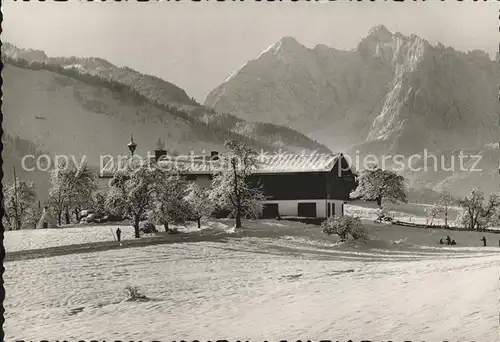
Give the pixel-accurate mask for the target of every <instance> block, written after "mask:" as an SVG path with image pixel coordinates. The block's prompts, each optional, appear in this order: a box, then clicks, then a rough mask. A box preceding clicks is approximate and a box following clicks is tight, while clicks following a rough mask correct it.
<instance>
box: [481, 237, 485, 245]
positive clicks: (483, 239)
mask: <svg viewBox="0 0 500 342" xmlns="http://www.w3.org/2000/svg"><path fill="white" fill-rule="evenodd" d="M481 241H483V246H486V237H485V236H483V238H482V239H481Z"/></svg>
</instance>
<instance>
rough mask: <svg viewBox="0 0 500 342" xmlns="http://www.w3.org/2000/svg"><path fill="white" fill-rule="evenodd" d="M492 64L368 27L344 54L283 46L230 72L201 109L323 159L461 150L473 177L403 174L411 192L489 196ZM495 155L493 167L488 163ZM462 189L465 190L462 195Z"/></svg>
mask: <svg viewBox="0 0 500 342" xmlns="http://www.w3.org/2000/svg"><path fill="white" fill-rule="evenodd" d="M499 82H500V67H499V66H498V63H496V62H495V61H492V60H491V58H490V57H489V56H488V54H486V53H485V52H483V51H478V50H475V51H470V52H468V53H464V52H460V51H456V50H454V49H453V48H451V47H445V46H443V45H442V44H437V45H435V46H434V45H431V44H430V43H429V42H427V41H426V40H424V39H422V38H420V37H418V36H415V35H411V36H405V35H403V34H401V33H392V32H390V31H389V30H388V29H387V28H386V27H384V26H382V25H380V26H377V27H374V28H373V29H372V30H371V31H370V32H369V33H368V35H367V36H366V37H364V38H363V39H362V40H361V41H360V42H359V44H358V46H357V48H356V49H353V50H351V51H340V50H337V49H335V48H331V47H327V46H325V45H317V46H315V47H314V48H307V47H305V46H303V45H302V44H300V43H299V42H298V41H297V40H296V39H294V38H292V37H285V38H282V39H281V40H279V41H278V42H276V43H275V44H273V45H272V46H270V47H269V48H268V49H266V50H264V51H263V52H262V53H261V54H260V55H259V56H257V57H256V58H254V59H252V60H249V61H248V62H247V63H246V64H245V65H243V66H242V67H241V68H240V69H239V70H237V71H235V72H233V73H232V74H231V75H230V76H229V77H228V78H227V79H226V80H225V82H224V83H222V84H221V85H219V86H218V87H216V88H215V89H214V90H213V91H211V92H210V93H209V95H208V96H207V99H206V101H205V105H207V106H208V107H211V108H214V109H215V110H218V111H227V112H231V113H232V114H234V115H236V116H238V117H240V118H242V119H246V120H259V121H263V122H271V123H274V124H278V125H283V126H287V127H290V128H293V129H295V130H298V131H300V132H302V133H304V134H306V135H307V136H309V137H311V138H313V139H315V140H317V141H319V142H321V143H324V144H325V145H327V147H329V148H330V149H331V150H332V151H336V152H342V151H343V152H346V153H347V154H350V155H352V156H354V155H356V154H359V155H360V156H361V157H362V156H364V155H367V154H375V155H377V156H380V155H395V154H403V155H404V156H406V157H409V156H411V155H413V154H420V155H422V154H423V152H424V150H425V149H427V150H428V151H431V152H435V153H437V154H438V155H439V156H441V155H442V156H443V157H444V158H445V160H446V161H447V163H448V164H449V159H450V158H451V155H453V153H454V151H455V152H456V151H457V150H458V149H467V150H468V151H474V152H475V154H481V155H485V156H488V158H483V161H482V166H483V169H484V170H485V171H484V172H483V173H482V174H480V173H477V172H476V173H470V172H465V173H464V172H433V171H430V172H410V171H408V173H407V175H408V177H409V178H410V179H411V183H412V184H413V185H421V186H424V187H427V188H431V189H435V190H439V191H442V190H450V191H452V192H454V193H455V194H456V195H460V196H461V195H463V194H464V193H465V192H468V191H469V190H470V187H471V186H479V187H481V188H484V189H485V190H491V189H493V190H495V189H498V184H499V179H498V171H497V168H498V152H497V151H498V150H497V149H495V148H496V147H494V148H493V150H492V148H491V146H492V145H491V144H494V143H495V142H497V141H498V129H499V128H498V113H499V111H500V107H499V103H498V99H497V89H498V84H500V83H499ZM492 154H493V155H496V156H497V157H496V158H493V159H492V158H491V157H492ZM466 185H467V186H466Z"/></svg>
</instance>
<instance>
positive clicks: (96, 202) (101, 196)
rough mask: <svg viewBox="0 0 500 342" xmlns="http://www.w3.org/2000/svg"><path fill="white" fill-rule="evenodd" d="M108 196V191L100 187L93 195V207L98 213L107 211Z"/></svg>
mask: <svg viewBox="0 0 500 342" xmlns="http://www.w3.org/2000/svg"><path fill="white" fill-rule="evenodd" d="M107 196H108V193H107V191H105V190H104V189H100V190H98V191H96V192H95V193H94V195H93V196H92V209H93V210H94V211H95V212H96V213H98V214H104V213H105V212H106V197H107Z"/></svg>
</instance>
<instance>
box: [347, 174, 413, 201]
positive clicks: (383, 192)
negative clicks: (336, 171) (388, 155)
mask: <svg viewBox="0 0 500 342" xmlns="http://www.w3.org/2000/svg"><path fill="white" fill-rule="evenodd" d="M404 180H405V179H404V177H403V176H401V175H398V174H397V173H395V172H393V171H390V170H383V169H381V168H378V167H377V168H371V169H367V170H364V171H362V172H361V174H360V176H359V179H358V186H357V188H356V189H355V190H354V191H353V192H352V193H351V195H350V196H351V198H353V199H362V200H365V201H376V202H377V206H378V207H379V208H382V204H383V203H397V202H403V203H406V202H407V197H406V187H405V184H404Z"/></svg>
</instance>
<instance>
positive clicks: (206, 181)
mask: <svg viewBox="0 0 500 342" xmlns="http://www.w3.org/2000/svg"><path fill="white" fill-rule="evenodd" d="M188 181H189V178H188ZM194 181H195V182H196V184H198V186H199V187H200V188H202V189H205V188H210V187H211V186H212V176H211V175H196V180H194Z"/></svg>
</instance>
